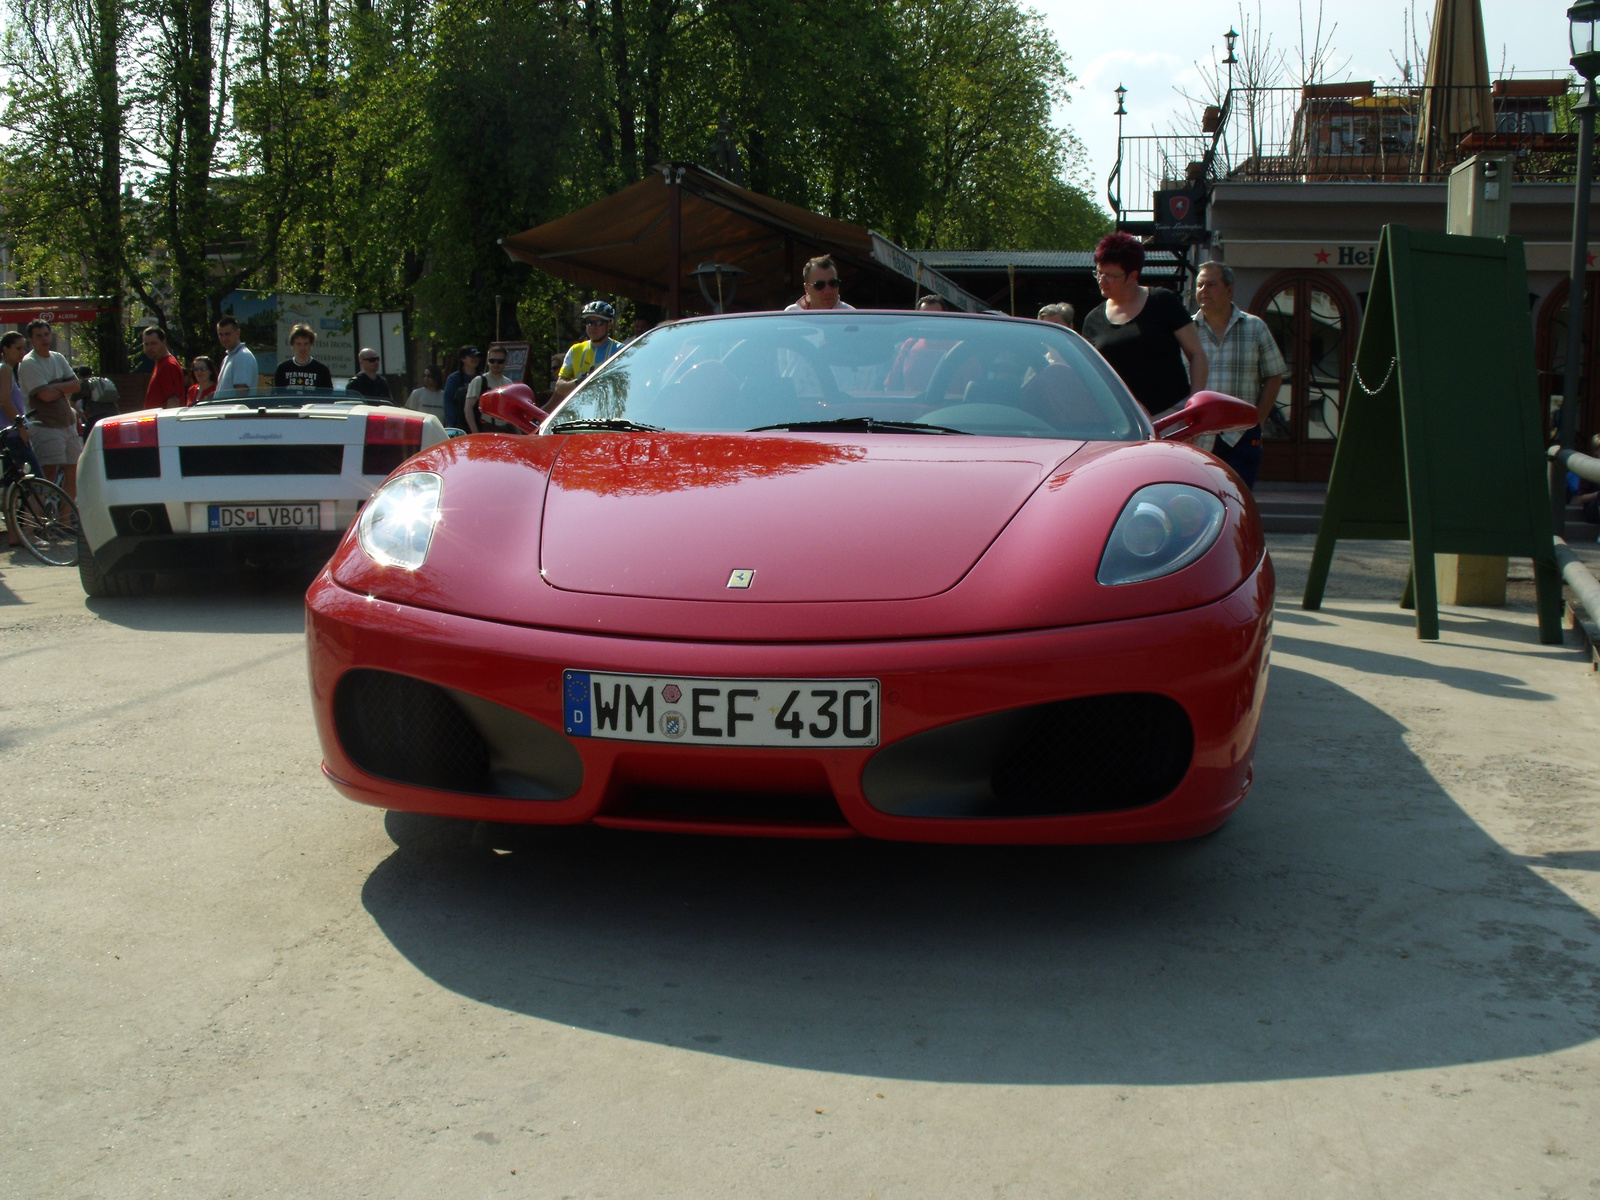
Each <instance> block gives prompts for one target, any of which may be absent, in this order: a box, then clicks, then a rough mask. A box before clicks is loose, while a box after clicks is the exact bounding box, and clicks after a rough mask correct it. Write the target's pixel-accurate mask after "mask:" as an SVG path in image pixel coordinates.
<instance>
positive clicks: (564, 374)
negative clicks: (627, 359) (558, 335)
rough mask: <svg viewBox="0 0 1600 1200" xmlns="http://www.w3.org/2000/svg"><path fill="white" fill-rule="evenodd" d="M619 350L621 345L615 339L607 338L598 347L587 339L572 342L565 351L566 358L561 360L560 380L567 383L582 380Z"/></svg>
mask: <svg viewBox="0 0 1600 1200" xmlns="http://www.w3.org/2000/svg"><path fill="white" fill-rule="evenodd" d="M621 349H622V343H621V342H619V341H617V340H616V339H615V338H607V339H606V340H605V341H603V342H601V343H600V344H599V345H598V346H597V345H595V344H594V343H593V342H591V341H588V340H587V339H585V340H584V341H581V342H574V343H573V344H572V346H571V347H570V348H569V349H568V350H567V356H566V358H564V359H562V360H561V378H562V379H565V380H569V381H570V380H573V379H582V378H583V377H584V376H585V375H587V374H588V373H589V372H590V371H592V370H594V369H595V368H596V367H598V366H600V365H601V364H602V363H604V362H605V361H606V360H607V359H609V358H610V357H611V356H612V355H613V354H615V353H616V352H617V351H618V350H621Z"/></svg>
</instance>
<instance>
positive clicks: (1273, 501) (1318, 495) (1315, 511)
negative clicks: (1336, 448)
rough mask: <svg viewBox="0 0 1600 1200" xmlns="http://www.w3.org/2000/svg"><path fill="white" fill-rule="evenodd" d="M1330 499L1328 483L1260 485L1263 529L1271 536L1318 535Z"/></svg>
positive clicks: (1258, 494) (1257, 491)
mask: <svg viewBox="0 0 1600 1200" xmlns="http://www.w3.org/2000/svg"><path fill="white" fill-rule="evenodd" d="M1327 496H1328V485H1327V484H1325V483H1277V482H1273V483H1267V482H1261V483H1257V484H1256V507H1257V508H1259V509H1260V510H1261V528H1262V529H1264V530H1265V531H1266V532H1268V533H1315V532H1316V531H1317V525H1318V524H1319V523H1320V522H1321V521H1322V502H1323V501H1324V500H1325V499H1327Z"/></svg>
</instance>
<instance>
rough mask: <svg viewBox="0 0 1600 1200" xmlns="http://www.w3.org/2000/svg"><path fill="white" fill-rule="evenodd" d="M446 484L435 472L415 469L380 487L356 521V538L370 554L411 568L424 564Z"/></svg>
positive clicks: (374, 558) (392, 564)
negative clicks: (440, 493)
mask: <svg viewBox="0 0 1600 1200" xmlns="http://www.w3.org/2000/svg"><path fill="white" fill-rule="evenodd" d="M443 486H444V480H443V479H441V478H440V477H439V476H437V475H435V474H433V473H432V472H431V471H414V472H412V473H411V474H409V475H401V476H398V477H397V478H394V479H391V480H390V481H389V482H388V483H386V484H384V485H383V486H382V487H381V488H379V489H378V491H377V494H376V495H374V496H373V497H372V499H371V500H369V501H367V506H366V507H365V508H363V509H362V510H361V519H360V520H359V521H357V522H356V538H357V540H358V541H359V542H360V543H361V549H362V550H363V551H365V552H366V555H367V557H368V558H370V559H371V560H372V561H373V562H375V563H381V564H382V565H384V566H386V567H403V568H404V569H405V570H407V571H415V570H416V569H417V568H418V567H420V566H421V565H422V563H423V560H424V559H426V558H427V557H428V545H429V543H431V542H432V541H433V527H434V526H435V525H437V524H438V523H439V492H440V489H441V488H442V487H443Z"/></svg>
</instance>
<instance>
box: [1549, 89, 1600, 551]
mask: <svg viewBox="0 0 1600 1200" xmlns="http://www.w3.org/2000/svg"><path fill="white" fill-rule="evenodd" d="M1573 108H1574V110H1575V111H1576V112H1577V114H1578V178H1577V185H1576V187H1575V188H1574V193H1573V198H1572V279H1571V283H1570V285H1569V290H1568V293H1567V362H1566V372H1565V375H1564V378H1563V379H1562V383H1561V424H1560V426H1559V429H1558V432H1557V434H1556V445H1558V446H1560V447H1561V448H1563V449H1571V448H1572V443H1573V436H1574V434H1575V432H1576V431H1577V427H1578V404H1579V397H1578V388H1579V386H1580V382H1581V380H1582V375H1583V350H1584V346H1583V342H1584V300H1585V299H1586V297H1585V295H1584V290H1585V284H1586V274H1587V271H1588V266H1589V177H1590V172H1591V170H1592V167H1593V160H1594V114H1595V109H1596V108H1600V97H1597V96H1596V95H1595V90H1594V80H1592V79H1586V80H1584V90H1583V100H1582V102H1581V103H1579V104H1576V105H1574V106H1573ZM1550 519H1551V522H1552V526H1553V528H1554V530H1555V533H1556V536H1558V537H1559V536H1561V534H1562V533H1563V532H1565V530H1566V523H1567V473H1566V472H1565V471H1564V470H1562V469H1561V467H1560V466H1559V465H1556V466H1552V467H1551V469H1550Z"/></svg>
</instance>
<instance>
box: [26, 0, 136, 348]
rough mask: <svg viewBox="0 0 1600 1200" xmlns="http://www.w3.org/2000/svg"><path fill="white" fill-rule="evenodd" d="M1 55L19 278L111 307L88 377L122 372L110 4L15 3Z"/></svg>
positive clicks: (118, 161)
mask: <svg viewBox="0 0 1600 1200" xmlns="http://www.w3.org/2000/svg"><path fill="white" fill-rule="evenodd" d="M11 15H12V17H13V22H12V23H11V26H10V28H9V29H8V31H7V34H6V37H5V40H4V43H3V46H0V67H3V68H4V70H5V71H6V73H7V75H8V76H9V84H8V86H7V88H6V104H5V110H4V116H3V118H0V124H3V128H4V129H5V130H6V132H7V133H8V134H10V135H11V136H12V137H13V138H14V139H15V140H14V147H15V152H14V153H12V154H9V155H8V156H7V162H6V167H5V175H4V177H3V178H4V182H5V184H6V185H8V186H7V188H6V190H7V193H8V195H7V225H8V226H9V229H10V233H11V237H12V240H13V242H14V243H15V244H14V250H15V251H16V259H15V261H16V263H17V266H18V268H19V270H21V271H22V272H24V273H26V274H31V275H34V276H35V277H38V278H48V279H50V280H52V281H53V283H54V284H55V286H57V287H61V288H63V289H64V290H68V291H78V290H80V289H86V288H87V289H92V290H93V291H94V293H95V294H96V295H98V296H103V297H108V298H109V299H110V301H111V303H110V305H109V306H108V308H107V311H106V312H105V313H104V314H103V315H102V316H101V318H100V320H99V322H98V323H97V325H96V328H95V358H96V361H95V362H94V364H93V365H94V366H96V367H97V368H98V369H100V370H101V371H106V372H114V371H125V370H127V363H128V352H127V344H126V340H125V339H124V337H123V333H122V295H123V278H124V275H125V272H126V260H125V255H124V245H123V243H124V236H125V231H124V228H123V214H122V142H123V125H124V112H125V100H124V97H123V94H122V72H121V62H120V59H121V55H122V53H123V49H124V45H123V37H124V35H123V25H122V11H121V6H120V5H119V4H118V3H117V0H18V2H17V3H14V4H13V5H12V6H11Z"/></svg>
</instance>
